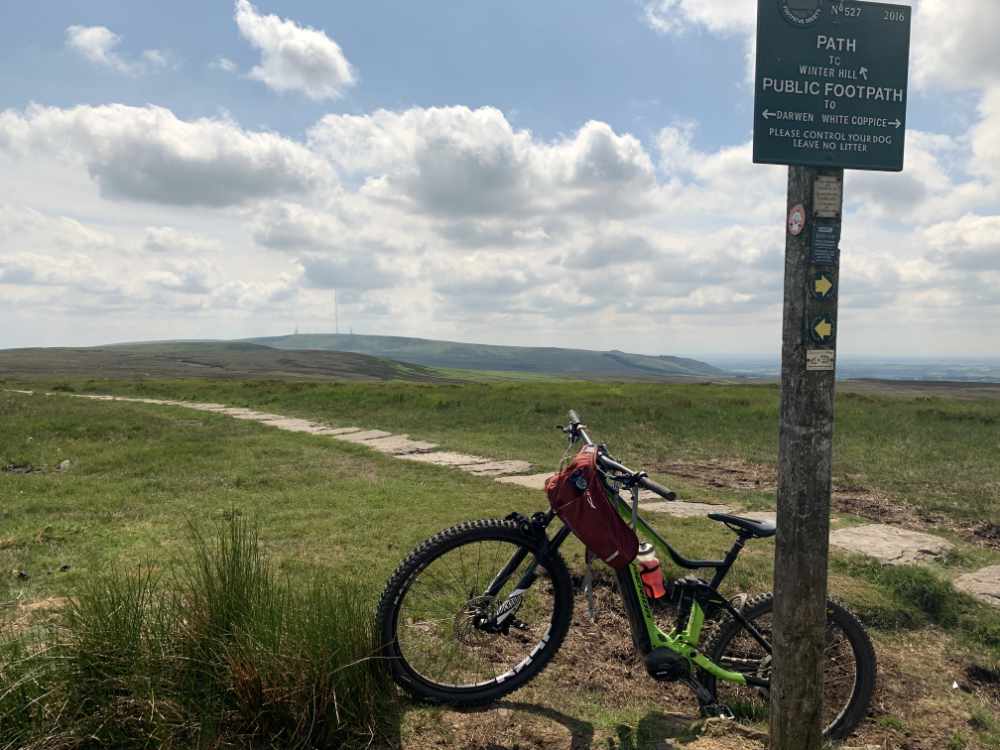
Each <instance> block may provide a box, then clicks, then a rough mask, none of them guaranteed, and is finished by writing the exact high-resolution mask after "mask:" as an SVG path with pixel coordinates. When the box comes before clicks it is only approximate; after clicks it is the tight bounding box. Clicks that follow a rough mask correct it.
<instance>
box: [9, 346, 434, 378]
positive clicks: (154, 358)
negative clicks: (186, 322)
mask: <svg viewBox="0 0 1000 750" xmlns="http://www.w3.org/2000/svg"><path fill="white" fill-rule="evenodd" d="M46 376H49V377H69V376H86V377H92V378H135V377H149V378H178V377H198V378H244V379H246V378H250V379H253V378H276V379H278V378H291V379H309V380H328V379H336V380H423V381H432V380H440V379H441V377H440V375H439V374H438V373H436V372H434V371H433V370H429V369H428V368H426V367H421V366H420V365H408V364H403V363H401V362H390V361H388V360H385V359H380V358H378V357H372V356H369V355H366V354H356V353H350V352H334V351H315V350H314V351H287V350H283V349H275V348H272V347H268V346H262V345H260V344H254V343H251V342H246V341H167V342H153V343H134V344H113V345H110V346H102V347H87V348H74V349H70V348H46V349H41V348H38V349H3V350H0V378H2V377H10V378H17V377H46Z"/></svg>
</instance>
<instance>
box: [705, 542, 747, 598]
mask: <svg viewBox="0 0 1000 750" xmlns="http://www.w3.org/2000/svg"><path fill="white" fill-rule="evenodd" d="M750 537H751V535H750V534H747V533H746V532H743V531H741V532H740V533H739V535H738V536H737V537H736V541H735V542H733V546H732V548H731V549H730V550H729V552H727V553H726V559H725V560H723V561H722V566H721V567H719V568H716V569H715V575H714V576H713V577H712V583H711V584H710V585H711V587H712V588H713V589H715V588H718V587H719V584H720V583H722V579H724V578H725V577H726V574H727V573H728V572H729V569H730V568H731V567H733V563H734V562H736V558H737V557H739V556H740V552H742V551H743V548H744V547H745V546H746V543H747V539H749V538H750Z"/></svg>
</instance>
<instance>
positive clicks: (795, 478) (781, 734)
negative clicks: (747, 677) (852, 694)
mask: <svg viewBox="0 0 1000 750" xmlns="http://www.w3.org/2000/svg"><path fill="white" fill-rule="evenodd" d="M843 177H844V170H842V169H819V168H815V167H798V166H793V167H789V169H788V222H787V224H786V228H785V232H786V242H785V302H784V320H783V325H782V352H781V431H780V444H779V449H778V534H777V540H776V547H775V554H774V630H773V647H774V662H773V671H772V675H771V748H772V750H820V748H821V747H822V730H823V726H822V723H823V722H822V714H823V704H822V698H823V679H822V668H823V646H824V640H825V623H826V597H827V560H828V555H829V534H830V483H831V479H830V473H831V462H832V449H833V445H832V441H833V397H834V376H835V374H836V373H835V366H836V365H835V358H836V348H835V345H836V337H837V336H836V334H837V331H836V327H837V297H838V294H837V291H838V286H839V278H838V277H839V262H840V257H839V241H840V222H841V211H842V208H843V190H842V188H843Z"/></svg>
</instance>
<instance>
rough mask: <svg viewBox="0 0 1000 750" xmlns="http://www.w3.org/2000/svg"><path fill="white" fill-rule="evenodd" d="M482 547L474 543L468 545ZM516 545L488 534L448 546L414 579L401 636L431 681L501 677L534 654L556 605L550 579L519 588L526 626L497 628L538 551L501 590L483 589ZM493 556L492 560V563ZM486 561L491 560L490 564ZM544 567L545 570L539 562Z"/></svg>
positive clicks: (480, 680) (462, 682)
mask: <svg viewBox="0 0 1000 750" xmlns="http://www.w3.org/2000/svg"><path fill="white" fill-rule="evenodd" d="M473 545H474V546H475V549H468V547H469V546H473ZM518 549H519V547H518V545H516V544H513V543H508V542H502V541H499V540H483V541H478V542H473V543H470V544H467V545H460V546H459V547H456V548H453V549H451V550H448V551H446V553H444V554H442V555H441V556H440V557H439V558H437V559H435V560H433V561H432V562H431V563H430V564H429V565H427V566H426V567H425V568H424V569H422V570H421V571H420V572H419V573H418V574H417V575H416V576H415V578H414V580H413V581H411V583H410V586H409V588H408V590H407V592H406V593H405V594H404V598H403V601H402V602H401V604H400V609H399V612H400V615H399V625H398V627H397V639H398V643H399V647H400V650H401V651H402V653H403V655H404V658H406V659H407V661H408V662H410V664H411V665H412V666H413V668H414V669H415V670H416V671H417V672H418V673H419V674H422V675H424V676H425V677H426V678H427V679H428V680H429V681H432V682H435V683H439V684H447V685H452V686H455V687H462V686H469V685H476V684H481V683H484V682H489V681H490V680H496V679H497V678H498V677H499V675H501V674H505V673H507V672H509V671H510V670H512V669H514V668H515V667H517V666H518V665H519V664H521V663H522V662H523V661H524V660H525V659H527V658H528V657H529V655H530V654H531V652H532V650H533V649H534V648H535V647H536V645H537V644H538V643H539V642H540V641H539V639H540V638H541V637H542V636H543V635H544V634H545V633H546V632H547V630H548V627H549V626H550V624H551V621H552V618H553V612H554V600H553V594H552V588H551V586H546V585H544V580H545V579H544V577H542V576H540V577H539V580H538V584H539V585H535V586H531V587H529V589H528V590H527V591H525V592H523V593H522V594H521V595H520V604H519V605H518V604H517V603H512V604H511V605H508V606H518V610H517V612H516V614H515V615H510V617H511V618H514V617H516V618H517V620H518V621H519V624H520V623H526V625H525V626H524V627H525V630H521V629H520V628H513V627H510V625H509V622H508V628H509V632H508V633H503V632H493V631H492V630H490V628H491V627H495V625H491V623H493V622H494V621H495V617H496V613H497V608H498V607H500V606H501V605H505V604H506V603H507V602H508V599H509V597H510V594H511V592H512V591H513V590H514V588H515V587H516V585H517V583H518V581H520V579H521V578H522V577H523V576H524V574H525V571H526V570H527V569H528V568H529V567H530V566H532V565H536V564H537V561H536V560H535V557H534V555H533V554H530V553H529V554H528V555H527V556H525V558H524V560H522V561H521V563H520V564H519V565H518V566H517V568H516V569H515V570H513V571H512V572H511V574H510V575H509V576H508V577H507V580H505V581H504V582H503V585H502V586H501V589H500V591H499V592H497V595H496V597H492V598H487V597H483V596H482V592H483V591H484V588H483V587H484V586H485V585H486V583H487V582H488V581H492V580H494V579H495V578H496V576H497V574H498V573H499V572H500V571H501V570H502V569H503V568H504V567H505V566H506V565H507V564H508V563H509V561H510V560H511V559H512V558H513V557H514V555H515V553H517V551H518ZM487 561H492V562H487ZM484 562H485V563H486V564H485V565H484ZM539 572H544V569H540V570H539Z"/></svg>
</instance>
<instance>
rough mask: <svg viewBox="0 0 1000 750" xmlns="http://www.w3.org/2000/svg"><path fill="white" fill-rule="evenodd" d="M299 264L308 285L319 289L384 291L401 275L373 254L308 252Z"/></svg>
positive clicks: (398, 279)
mask: <svg viewBox="0 0 1000 750" xmlns="http://www.w3.org/2000/svg"><path fill="white" fill-rule="evenodd" d="M299 263H300V265H301V267H302V271H303V279H304V282H305V284H306V286H309V287H313V288H316V289H354V290H365V289H384V288H386V287H389V286H392V285H393V284H395V283H397V282H400V281H402V279H401V276H400V274H399V273H398V272H397V271H396V270H394V269H393V268H391V267H390V266H389V265H388V264H385V263H383V262H381V261H380V260H379V258H378V256H376V255H374V254H372V253H370V252H361V253H358V252H344V253H337V254H323V255H320V254H316V253H307V254H306V255H304V256H303V257H302V258H301V259H300V260H299Z"/></svg>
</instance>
